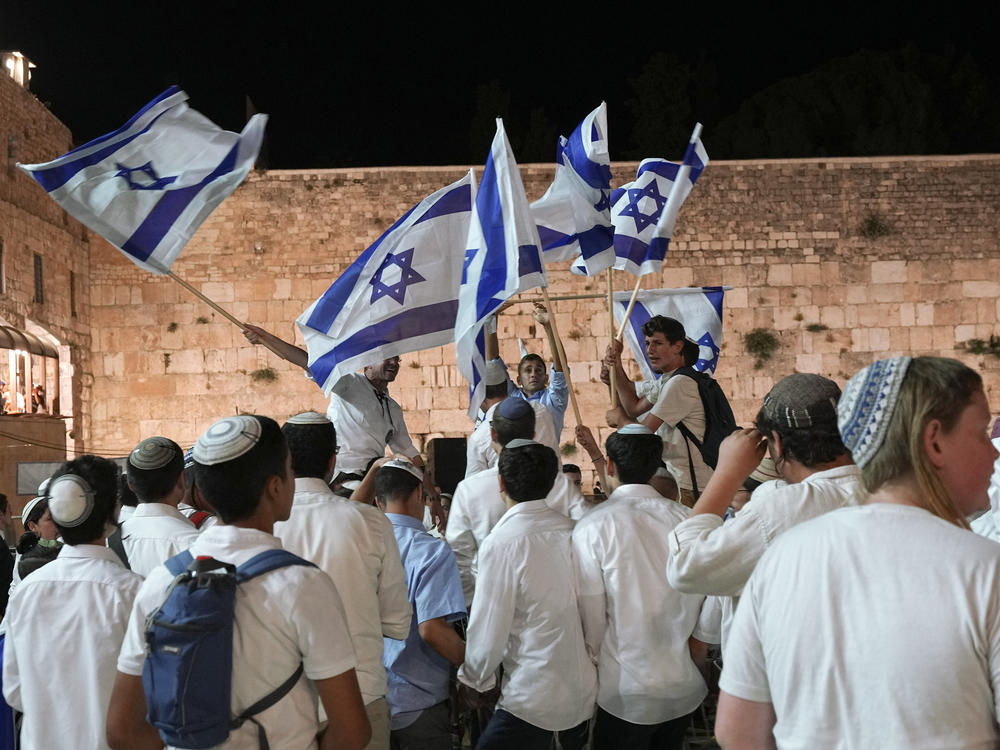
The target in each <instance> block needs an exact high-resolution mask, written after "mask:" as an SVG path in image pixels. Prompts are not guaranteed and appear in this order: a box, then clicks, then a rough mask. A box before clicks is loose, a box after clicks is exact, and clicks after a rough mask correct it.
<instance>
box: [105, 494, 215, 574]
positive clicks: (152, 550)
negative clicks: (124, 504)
mask: <svg viewBox="0 0 1000 750" xmlns="http://www.w3.org/2000/svg"><path fill="white" fill-rule="evenodd" d="M197 538H198V529H196V528H195V526H194V524H193V523H191V522H190V521H189V520H188V519H186V518H185V517H184V514H183V513H181V512H180V511H179V510H177V508H175V507H174V506H172V505H166V504H165V503H139V504H138V505H137V506H136V508H135V511H134V512H133V513H132V515H131V517H130V518H128V519H127V520H126V521H124V522H123V523H122V545H124V547H125V554H126V555H127V556H128V564H129V565H130V566H131V568H132V570H133V571H135V572H136V573H138V574H139V575H141V576H143V577H144V578H145V577H146V576H148V575H149V572H150V571H151V570H153V568H155V567H157V566H158V565H162V564H163V562H164V561H165V560H167V559H169V558H171V557H173V556H174V555H176V554H179V553H181V552H183V551H184V550H186V549H187V548H188V547H190V546H191V545H192V544H193V543H194V540H195V539H197Z"/></svg>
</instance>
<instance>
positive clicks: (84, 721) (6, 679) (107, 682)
mask: <svg viewBox="0 0 1000 750" xmlns="http://www.w3.org/2000/svg"><path fill="white" fill-rule="evenodd" d="M141 583H142V578H141V577H140V576H138V575H136V574H135V573H132V572H130V571H128V570H126V568H125V566H124V565H122V564H121V562H120V561H119V560H118V556H117V555H116V554H115V553H114V552H112V551H111V550H110V549H108V548H107V547H101V546H98V545H93V544H80V545H76V546H70V545H66V546H64V547H63V548H62V549H61V550H59V557H58V558H56V559H55V560H53V561H52V562H50V563H48V564H47V565H45V566H43V567H41V568H39V569H38V570H36V571H35V572H34V573H32V574H31V575H29V576H28V577H27V578H25V579H24V580H23V581H22V582H21V585H20V586H18V588H17V591H15V592H14V595H13V596H12V597H11V599H10V603H9V604H8V606H7V617H6V624H7V641H6V644H5V646H4V660H3V693H4V697H5V698H6V699H7V702H8V703H9V704H10V705H11V706H13V707H14V708H16V709H17V710H19V711H23V712H24V724H23V726H22V728H21V747H22V748H24V750H52V749H53V748H62V747H80V748H84V747H85V748H96V749H100V750H103V749H104V748H107V747H108V744H107V741H106V740H105V732H106V719H107V715H108V702H109V700H110V698H111V688H112V686H113V685H114V681H115V660H116V658H117V656H118V649H119V648H120V647H121V643H122V638H123V637H124V635H125V627H126V625H127V624H128V620H129V615H130V613H131V612H132V603H133V601H134V599H135V595H136V592H137V591H138V590H139V586H140V584H141Z"/></svg>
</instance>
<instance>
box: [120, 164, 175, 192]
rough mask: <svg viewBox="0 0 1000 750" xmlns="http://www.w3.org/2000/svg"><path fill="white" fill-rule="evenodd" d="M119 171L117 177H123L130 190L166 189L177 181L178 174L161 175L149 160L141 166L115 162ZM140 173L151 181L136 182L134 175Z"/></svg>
mask: <svg viewBox="0 0 1000 750" xmlns="http://www.w3.org/2000/svg"><path fill="white" fill-rule="evenodd" d="M115 166H116V167H117V168H118V173H117V174H116V175H115V177H121V178H122V179H123V180H125V182H126V183H128V189H129V190H165V189H166V187H167V185H169V184H171V183H173V182H176V181H177V176H176V175H175V176H173V177H160V176H159V175H158V174H157V173H156V170H155V169H154V168H153V162H151V161H147V162H146V163H145V164H143V165H142V166H141V167H126V166H125V165H124V164H121V163H119V162H115ZM134 174H139V175H144V176H145V177H146V178H148V180H149V182H136V181H135V180H134V179H132V175H134Z"/></svg>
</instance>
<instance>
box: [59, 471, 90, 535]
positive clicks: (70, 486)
mask: <svg viewBox="0 0 1000 750" xmlns="http://www.w3.org/2000/svg"><path fill="white" fill-rule="evenodd" d="M93 510H94V491H93V490H92V489H91V488H90V485H89V484H87V482H86V481H85V480H84V479H83V478H82V477H78V476H77V475H76V474H63V475H62V476H61V477H57V478H56V480H55V481H54V482H52V484H51V485H50V486H49V514H50V515H51V516H52V520H53V521H55V522H56V523H57V524H58V525H59V526H65V527H67V528H74V527H76V526H79V525H80V524H82V523H83V522H84V521H86V520H87V519H88V518H90V514H91V513H92V512H93Z"/></svg>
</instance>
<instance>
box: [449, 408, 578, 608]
mask: <svg viewBox="0 0 1000 750" xmlns="http://www.w3.org/2000/svg"><path fill="white" fill-rule="evenodd" d="M542 408H543V409H544V408H545V407H542ZM499 476H500V470H499V468H497V467H496V466H493V467H492V468H490V469H486V470H484V471H481V472H479V473H478V474H473V475H472V476H471V477H467V478H465V479H463V480H462V481H461V482H459V483H458V486H457V487H456V488H455V494H454V496H453V497H452V499H451V510H450V511H449V513H448V526H447V528H446V530H445V540H446V541H447V542H448V544H450V545H451V549H452V551H453V552H454V553H455V561H456V562H457V563H458V573H459V575H460V576H461V578H462V592H463V593H464V594H465V606H467V607H468V606H470V605H471V604H472V595H473V594H474V593H475V590H476V558H477V555H478V552H479V548H480V547H481V546H482V544H483V541H484V540H485V539H486V536H487V535H488V534H489V533H490V530H491V529H492V528H493V527H494V526H496V523H497V521H499V520H500V518H501V517H502V516H503V514H504V513H506V512H507V505H506V503H505V502H504V499H503V497H502V496H501V495H500V480H499ZM545 503H546V504H547V505H548V506H549V507H550V508H552V509H553V510H555V511H558V512H559V513H562V514H563V515H564V516H566V517H567V518H570V519H572V520H574V521H575V520H578V519H579V518H582V517H583V514H584V512H585V505H586V503H585V501H584V499H583V496H582V495H581V494H580V493H579V492H577V491H576V488H575V487H574V486H573V485H572V484H570V481H569V479H567V477H566V475H565V474H563V473H562V472H559V473H558V474H557V475H556V481H555V483H554V484H553V485H552V490H551V491H550V492H549V494H548V496H547V497H546V498H545Z"/></svg>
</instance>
